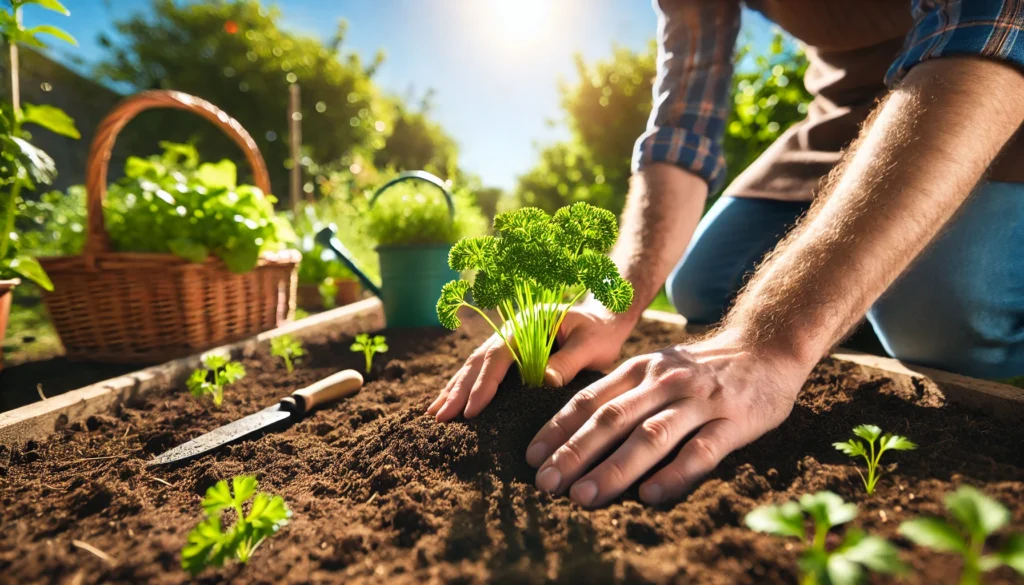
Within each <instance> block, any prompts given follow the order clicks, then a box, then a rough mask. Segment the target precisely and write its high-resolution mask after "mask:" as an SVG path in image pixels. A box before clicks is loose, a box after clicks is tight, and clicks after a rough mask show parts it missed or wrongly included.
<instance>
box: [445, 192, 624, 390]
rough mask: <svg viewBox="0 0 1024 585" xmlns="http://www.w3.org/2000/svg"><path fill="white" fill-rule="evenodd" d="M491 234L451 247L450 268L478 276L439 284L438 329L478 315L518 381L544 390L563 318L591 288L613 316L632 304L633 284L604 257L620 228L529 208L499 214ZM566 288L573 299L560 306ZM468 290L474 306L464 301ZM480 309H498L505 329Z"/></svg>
mask: <svg viewBox="0 0 1024 585" xmlns="http://www.w3.org/2000/svg"><path fill="white" fill-rule="evenodd" d="M494 229H495V232H496V233H497V236H483V237H479V238H464V239H462V240H459V242H458V243H456V244H455V246H453V247H452V250H451V252H450V253H449V255H448V264H449V265H450V266H451V267H452V269H454V270H458V271H465V270H476V271H477V273H476V277H475V279H474V281H473V284H472V285H470V284H469V283H468V282H466V281H464V280H453V281H451V282H449V283H448V284H446V285H444V288H443V289H442V290H441V298H440V299H439V300H438V301H437V315H438V318H439V319H440V321H441V324H442V325H444V326H445V327H447V328H449V329H456V328H458V327H459V325H460V321H459V318H458V315H457V312H458V310H459V309H460V308H461V307H469V308H470V309H472V310H474V311H476V312H477V313H479V314H480V316H482V317H483V318H484V320H485V321H487V323H488V324H489V325H490V326H491V327H492V328H493V329H494V330H495V331H496V332H497V333H498V335H500V336H501V338H502V340H503V341H504V342H505V345H506V346H507V347H508V349H509V351H510V352H511V353H512V357H513V358H514V360H515V362H516V365H517V366H518V368H519V374H520V377H521V378H522V379H523V382H524V383H526V384H527V385H530V386H541V385H543V384H544V371H545V370H546V369H547V364H548V357H549V356H550V355H551V348H552V347H553V346H554V344H555V339H556V337H557V335H558V330H559V328H560V327H561V325H562V320H564V319H565V316H566V314H567V313H568V312H569V309H570V307H572V305H573V304H575V303H576V301H578V300H580V299H581V298H583V296H584V295H585V294H586V293H587V291H588V290H589V291H590V292H591V293H593V295H594V298H596V299H597V300H598V301H600V302H601V304H603V305H604V306H605V307H607V308H608V309H610V310H612V311H614V312H616V313H622V312H625V311H626V310H627V309H629V307H630V305H631V304H632V303H633V286H632V285H631V284H629V282H627V281H626V280H625V279H623V278H622V276H620V275H619V270H618V268H617V267H616V266H615V263H614V262H612V260H611V258H609V257H608V256H605V252H607V251H608V249H609V248H611V245H612V244H613V243H614V242H615V238H616V237H617V236H618V225H617V222H616V221H615V216H614V215H613V214H612V213H611V212H610V211H607V210H604V209H601V208H598V207H594V206H592V205H589V204H587V203H582V202H581V203H574V204H572V205H570V206H568V207H563V208H561V209H559V210H558V211H557V212H556V213H555V214H554V216H551V215H548V214H547V213H545V212H544V211H541V210H540V209H537V208H534V207H525V208H523V209H518V210H516V211H510V212H508V213H502V214H499V215H498V216H497V217H495V218H494ZM570 290H571V291H573V292H574V293H575V294H573V295H572V296H571V297H570V300H569V302H568V303H564V304H563V300H564V299H565V298H566V292H567V291H570ZM467 292H471V293H472V298H473V303H475V304H470V303H469V302H468V301H466V293H467ZM481 309H496V310H497V312H498V315H499V317H501V320H502V323H503V326H502V327H498V326H497V325H495V324H494V322H493V321H491V319H490V318H489V317H488V316H487V314H486V313H484V312H483V311H482V310H481Z"/></svg>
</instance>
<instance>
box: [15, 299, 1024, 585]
mask: <svg viewBox="0 0 1024 585" xmlns="http://www.w3.org/2000/svg"><path fill="white" fill-rule="evenodd" d="M329 329H330V328H326V327H321V328H320V329H319V330H310V331H306V332H305V336H306V338H307V348H308V349H309V350H310V353H311V356H310V358H309V359H308V360H307V361H306V362H305V363H303V364H302V365H301V366H300V367H299V368H298V369H297V370H296V372H295V373H294V374H293V375H292V376H290V377H289V376H287V375H286V374H285V372H284V368H283V366H281V365H280V364H279V363H278V362H277V361H276V360H274V359H271V358H270V356H269V354H268V353H267V350H266V349H265V348H263V347H257V346H255V345H251V344H249V345H246V346H244V347H242V346H237V347H235V352H236V353H239V354H245V353H248V354H249V355H248V357H245V358H244V360H243V363H244V365H245V366H246V368H247V370H248V371H249V375H248V377H247V378H245V379H244V380H243V381H241V382H240V383H238V384H237V385H235V386H232V387H231V388H229V389H228V391H227V394H226V396H225V403H224V406H223V408H221V409H219V410H211V408H210V407H209V406H208V403H207V402H201V401H198V400H196V399H195V398H193V397H191V396H190V395H189V394H188V393H187V392H185V391H184V386H183V383H182V382H181V380H180V378H181V376H180V374H171V373H167V372H165V374H166V376H165V377H164V378H148V379H155V380H158V383H141V382H140V383H139V384H136V386H137V387H143V389H144V390H145V391H138V388H137V390H136V391H134V392H127V393H122V394H118V397H119V399H117V400H115V399H113V398H111V399H110V400H109V401H107V402H106V403H105V405H103V406H97V407H96V408H95V409H92V410H91V411H90V412H92V413H93V414H91V415H88V416H86V414H88V413H83V414H82V416H74V415H69V414H68V413H66V412H61V413H60V414H54V413H57V412H58V411H59V409H57V410H55V409H54V408H53V407H51V408H50V409H49V410H48V412H49V413H50V414H49V415H48V416H50V418H48V419H46V420H47V421H48V423H47V424H50V425H52V424H55V423H54V418H53V417H54V416H65V417H67V416H71V419H70V421H68V422H67V424H62V423H63V421H59V420H58V421H56V424H57V426H58V427H59V428H58V430H57V431H56V432H55V433H53V434H51V435H50V436H49V437H48V438H39V439H38V440H34V441H29V442H27V443H23V442H18V441H13V442H12V441H8V443H9V444H7V445H4V446H0V526H2V531H0V574H2V575H4V577H5V579H10V581H11V582H16V583H49V582H75V583H99V582H115V583H139V582H145V583H155V584H162V583H183V582H188V581H189V578H188V576H187V574H186V573H185V572H183V571H182V570H181V569H180V550H181V548H182V546H183V545H184V543H185V538H186V535H187V533H188V531H189V530H190V529H191V528H192V527H193V526H194V525H195V524H196V523H198V521H199V520H200V516H201V508H200V507H199V501H200V499H201V497H202V494H203V493H205V490H206V489H207V488H208V487H210V486H211V485H213V483H214V482H216V481H217V480H219V479H226V478H230V477H231V476H234V475H238V474H243V473H245V474H254V475H256V476H257V477H258V479H259V480H260V483H261V489H264V490H266V491H269V492H271V493H274V494H279V495H282V496H283V497H284V498H285V500H286V501H287V502H288V504H289V506H290V507H291V509H292V511H293V512H294V517H293V518H292V522H291V523H290V524H289V525H288V526H287V527H285V528H284V529H283V530H282V532H281V533H280V534H279V535H278V536H275V537H273V538H271V539H269V540H268V541H267V542H266V543H265V544H264V545H263V546H262V547H261V548H260V550H259V551H258V552H257V554H256V556H255V557H254V559H253V560H252V561H251V562H250V563H249V565H247V566H242V567H238V566H229V567H228V568H225V569H221V570H216V571H210V572H208V573H205V574H204V576H205V577H204V578H205V579H207V580H208V581H210V582H213V581H220V580H223V581H229V582H235V583H246V584H249V583H326V582H345V583H422V582H441V583H484V582H514V583H543V582H560V583H606V582H608V583H673V582H679V583H708V584H718V583H721V584H727V583H729V584H731V583H750V584H754V583H757V584H770V583H795V582H796V579H797V577H796V553H797V551H798V546H797V547H794V546H793V544H792V543H791V542H789V541H786V540H784V539H780V538H777V537H773V536H767V535H760V534H755V533H752V532H751V531H749V530H747V529H746V528H743V527H742V518H743V516H744V515H745V514H746V513H747V512H748V511H750V510H751V509H752V508H754V507H755V506H757V505H760V504H764V503H770V502H781V501H784V500H789V499H794V498H796V497H798V496H799V495H800V494H803V493H807V492H814V491H817V490H823V489H829V490H832V491H835V492H836V493H838V494H840V495H842V496H843V497H845V498H847V499H848V500H852V501H855V502H858V503H859V504H860V507H861V513H860V516H859V518H858V519H857V520H856V521H855V523H856V524H858V525H859V526H861V527H863V528H865V529H867V530H868V531H871V532H874V533H878V534H880V535H883V536H886V537H889V538H891V539H893V540H894V541H895V542H896V543H897V544H898V545H900V546H901V548H903V549H904V553H903V555H904V558H905V560H907V561H909V562H910V563H911V564H912V566H913V574H912V575H911V576H910V577H909V578H907V579H906V580H905V581H903V582H907V583H928V584H929V585H933V584H942V583H955V582H956V578H957V575H958V562H957V561H955V560H953V559H952V557H948V556H943V555H938V554H934V553H929V552H926V551H924V550H923V549H920V548H912V547H910V546H909V545H908V543H907V542H906V541H904V540H901V539H900V538H899V537H898V536H896V527H897V525H898V524H899V523H900V521H902V520H905V519H908V518H910V517H914V516H917V515H920V514H923V513H927V514H941V513H942V504H941V500H942V496H943V495H944V494H945V493H947V492H949V491H952V489H954V488H955V487H956V486H958V485H961V484H963V483H970V484H973V485H977V486H979V487H982V488H983V489H984V490H985V491H986V492H987V493H988V494H989V495H992V496H994V497H995V498H997V499H999V500H1001V501H1002V502H1003V503H1004V504H1006V505H1007V506H1008V507H1009V508H1010V509H1011V510H1012V511H1013V514H1014V522H1013V525H1014V526H1015V527H1017V528H1020V527H1021V526H1022V525H1024V451H1022V449H1021V445H1024V427H1022V426H1021V425H1020V423H1019V420H1018V421H1017V422H1014V421H1012V420H1009V421H1002V420H1000V419H998V418H996V417H992V416H989V415H987V414H979V413H977V412H976V411H974V410H968V409H966V408H965V407H962V406H958V405H954V404H951V403H949V404H948V403H947V399H946V397H945V396H944V394H943V393H942V392H940V391H939V388H938V387H937V386H936V385H935V384H934V383H932V382H930V381H928V380H927V379H926V378H922V377H914V376H910V375H908V374H893V376H892V377H891V378H888V377H885V376H881V375H875V374H871V373H870V370H869V369H866V368H864V367H862V366H860V365H858V364H856V363H854V362H852V361H849V360H847V359H831V358H830V359H826V360H825V361H823V362H822V364H821V365H819V367H818V368H817V369H816V370H815V372H814V373H813V374H812V376H811V378H810V380H809V381H808V383H807V384H806V386H805V388H804V391H803V393H802V394H801V396H800V399H799V401H798V403H797V405H796V407H795V408H794V410H793V414H792V415H791V416H790V418H789V419H788V420H787V421H786V422H785V423H784V424H783V425H782V426H781V427H780V428H779V429H777V430H775V431H773V432H771V433H769V434H768V435H767V436H765V437H764V438H762V439H761V440H759V441H757V442H756V443H754V444H753V445H750V446H748V447H746V448H745V449H742V450H741V451H739V452H737V453H735V454H733V455H731V456H729V457H728V458H727V459H726V460H725V461H724V462H723V463H722V465H720V466H719V468H718V470H717V471H716V472H715V473H714V474H713V475H712V476H711V477H710V478H709V479H708V480H707V481H704V482H703V483H702V484H701V485H700V486H698V487H697V489H696V490H695V491H694V492H693V493H692V494H690V495H689V496H688V497H687V498H686V499H685V500H684V501H683V502H680V503H678V504H675V505H670V506H664V507H659V508H651V507H648V506H645V505H642V504H641V503H639V502H638V501H637V497H636V491H635V489H634V490H631V491H629V492H627V494H626V495H625V496H624V497H623V498H621V499H620V500H618V501H616V502H615V503H613V504H612V505H610V506H608V507H607V508H604V509H600V510H595V511H587V510H584V509H582V508H580V507H578V506H576V505H575V504H572V503H571V502H570V501H569V500H568V499H567V498H565V497H552V496H548V495H546V494H542V493H540V492H538V491H537V490H536V489H535V488H534V487H533V478H534V470H532V469H531V468H530V467H529V466H527V465H526V463H525V460H524V453H525V449H526V445H527V444H528V442H529V441H530V439H531V438H532V437H533V434H534V433H535V431H536V430H537V429H538V428H539V427H540V425H542V424H543V423H544V422H545V421H546V420H547V419H548V418H549V417H550V416H551V415H552V414H554V412H556V411H557V409H558V408H559V407H560V406H561V405H562V404H564V402H565V401H566V400H568V398H569V397H570V396H571V395H572V394H573V393H574V392H575V391H577V390H579V389H580V388H582V387H583V386H584V385H585V384H586V383H587V382H590V381H593V380H595V379H596V378H597V377H598V374H583V375H581V376H580V378H579V379H578V380H577V381H576V382H575V383H574V384H573V385H572V387H570V388H566V389H560V390H550V389H539V390H524V389H520V388H516V387H514V386H515V384H512V383H511V380H507V381H506V382H505V384H504V385H503V387H502V389H501V390H500V391H499V393H498V396H497V398H496V399H495V402H494V403H493V404H492V405H491V406H490V407H489V408H488V409H486V410H485V411H484V413H483V414H482V415H481V416H480V417H479V418H478V419H476V420H473V421H469V422H466V421H462V420H459V421H456V422H454V423H451V424H448V425H439V424H437V423H435V422H434V421H433V420H432V419H431V418H429V417H427V416H425V415H424V414H423V410H424V409H425V408H426V406H427V404H429V402H430V401H431V400H432V399H433V398H434V396H436V394H437V391H438V390H439V389H440V388H441V387H442V386H443V385H444V383H445V382H446V381H447V379H448V377H449V376H450V375H451V374H452V373H454V372H455V371H456V370H457V369H458V367H459V366H460V365H461V363H462V361H463V360H464V358H465V357H466V356H467V355H468V354H469V353H470V352H471V351H472V349H473V348H474V347H475V346H476V345H477V344H478V343H479V342H480V341H481V340H482V339H483V338H485V336H486V335H487V334H488V333H489V330H488V329H487V328H486V325H483V324H481V323H480V322H478V321H476V320H474V319H468V318H467V320H466V324H465V325H464V326H463V328H462V329H460V330H459V331H456V332H452V333H447V332H442V331H416V332H385V333H386V334H387V335H388V336H389V342H390V346H391V349H390V351H389V353H387V354H384V355H382V356H378V361H377V362H376V365H375V369H374V371H373V373H372V374H371V375H369V376H368V377H367V383H366V385H365V387H364V388H363V390H362V392H361V393H360V394H358V395H356V396H354V397H352V398H350V399H347V400H345V401H343V402H342V403H341V404H339V405H336V406H332V407H328V408H326V409H325V410H322V411H319V412H316V413H314V414H312V415H311V416H310V417H309V418H307V419H306V420H304V421H302V422H300V423H298V424H296V425H294V426H292V427H290V428H288V429H287V430H284V431H283V432H280V433H277V434H272V435H268V436H266V437H264V438H262V439H259V440H256V441H249V442H244V443H240V444H238V445H234V446H231V447H228V448H226V449H224V450H222V451H221V452H219V453H217V454H216V455H212V456H208V457H206V458H202V459H199V460H197V461H194V462H191V463H189V464H187V465H186V466H183V467H181V468H178V469H174V470H155V471H150V470H147V469H146V468H145V467H144V464H145V462H146V460H148V459H150V458H152V457H153V456H154V455H155V454H157V453H159V452H161V451H163V450H164V449H166V448H169V447H171V446H173V445H176V444H178V443H180V442H182V441H185V440H187V439H190V438H192V437H194V436H196V435H198V434H200V433H202V432H204V431H207V430H210V429H212V428H214V427H216V426H218V425H220V424H224V423H226V422H229V421H231V420H234V419H235V418H238V417H239V416H242V415H245V414H249V413H251V412H254V411H256V410H258V409H259V408H262V407H263V406H266V405H268V404H272V403H273V402H274V401H276V399H277V398H279V397H281V396H284V395H285V394H287V393H288V392H290V391H291V390H293V389H295V388H297V387H300V386H303V385H306V384H309V383H312V382H314V381H316V380H318V379H320V378H322V377H324V376H326V375H328V374H330V373H333V372H335V371H337V370H339V369H342V368H357V369H358V368H359V367H360V364H361V361H362V357H361V355H357V354H354V353H351V352H349V351H348V345H349V342H350V338H349V337H348V336H346V335H339V334H338V333H335V332H331V331H329ZM347 333H348V334H350V333H352V331H348V332H347ZM678 339H679V329H678V327H677V326H676V325H673V324H671V323H660V322H657V321H651V320H647V321H645V322H644V323H643V324H642V325H641V327H640V328H639V329H638V331H637V333H635V334H634V335H633V336H632V337H631V338H630V340H629V342H628V344H627V347H626V349H625V352H626V353H627V354H635V353H640V352H644V351H649V350H653V349H657V348H660V347H663V346H665V345H667V344H669V343H671V342H673V341H678ZM862 361H870V360H868V359H867V358H862ZM165 369H166V367H165ZM179 369H183V370H184V369H186V368H185V366H181V368H179ZM514 377H515V376H514V375H513V376H512V378H514ZM161 380H162V382H160V381H161ZM954 386H955V385H954ZM1000 391H1002V390H1001V389H1000V388H995V389H994V390H993V392H996V393H998V392H1000ZM70 394H74V393H70ZM964 394H969V393H966V392H962V393H961V397H963V395H964ZM954 395H955V393H954ZM120 398H124V399H125V401H124V402H123V403H122V401H121V400H120ZM1003 399H1008V397H1007V396H1003ZM981 401H982V402H985V400H981ZM107 408H110V410H109V411H107ZM1002 410H1004V411H1005V409H1002ZM860 423H872V424H877V425H879V426H881V427H882V428H883V429H886V430H890V431H893V432H897V433H900V434H904V435H907V436H908V437H910V438H911V439H913V440H915V441H917V442H919V443H920V444H921V448H920V449H919V450H918V451H915V452H910V453H899V454H896V455H894V456H892V457H891V459H889V465H888V466H887V474H886V475H885V476H883V478H882V480H881V482H880V484H879V487H878V490H877V491H876V493H875V495H873V496H866V495H865V494H864V493H863V488H862V487H861V485H860V480H859V478H858V476H857V473H856V471H855V467H854V465H853V464H852V463H851V460H849V459H848V458H847V457H845V456H844V455H842V454H841V453H839V452H837V451H836V450H835V449H833V448H832V446H831V443H832V442H833V441H839V440H844V439H846V438H847V437H848V436H849V432H850V429H851V428H852V427H853V426H855V425H857V424H860ZM0 426H2V425H0ZM18 428H19V429H20V430H21V431H24V432H37V431H39V430H40V429H42V428H43V427H42V426H40V425H36V426H31V425H29V426H25V425H22V426H20V427H18ZM21 431H19V432H21ZM9 436H10V435H9ZM26 436H27V435H26ZM883 465H885V462H883ZM90 549H91V550H90ZM1005 571H1006V570H1005V569H1004V570H1002V571H1001V572H997V573H993V574H991V575H990V578H989V579H988V580H987V581H986V582H987V583H1013V582H1018V581H1015V580H1014V577H1013V576H1011V574H1010V573H1008V572H1005Z"/></svg>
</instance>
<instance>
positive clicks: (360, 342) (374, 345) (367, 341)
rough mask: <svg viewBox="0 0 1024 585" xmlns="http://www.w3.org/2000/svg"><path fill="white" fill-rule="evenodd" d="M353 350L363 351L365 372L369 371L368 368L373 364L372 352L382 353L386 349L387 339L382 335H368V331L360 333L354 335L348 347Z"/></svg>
mask: <svg viewBox="0 0 1024 585" xmlns="http://www.w3.org/2000/svg"><path fill="white" fill-rule="evenodd" d="M349 349H350V350H352V351H354V352H357V353H358V352H360V351H361V352H363V355H364V356H366V373H367V374H369V373H370V368H371V367H372V366H373V354H376V353H384V352H386V351H387V350H388V344H387V339H386V338H385V337H384V336H383V335H374V336H373V337H370V334H369V333H360V334H359V335H356V340H355V342H354V343H353V344H352V346H351V347H349Z"/></svg>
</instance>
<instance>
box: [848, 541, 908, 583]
mask: <svg viewBox="0 0 1024 585" xmlns="http://www.w3.org/2000/svg"><path fill="white" fill-rule="evenodd" d="M833 556H842V557H843V558H845V559H847V560H849V561H852V562H854V563H857V564H859V565H863V566H865V567H867V568H869V569H871V570H872V571H874V572H876V573H888V574H897V573H902V572H903V571H905V570H906V566H905V565H904V564H903V562H902V561H901V560H900V553H899V550H897V548H896V547H895V546H893V544H892V543H891V542H889V541H888V540H886V539H884V538H880V537H878V536H869V535H866V534H864V533H863V532H860V531H856V530H854V531H850V532H848V533H847V535H846V539H845V540H844V542H843V544H842V545H840V547H839V548H838V549H837V550H836V551H835V553H833Z"/></svg>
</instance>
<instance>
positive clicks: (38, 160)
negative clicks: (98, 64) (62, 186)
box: [0, 0, 79, 368]
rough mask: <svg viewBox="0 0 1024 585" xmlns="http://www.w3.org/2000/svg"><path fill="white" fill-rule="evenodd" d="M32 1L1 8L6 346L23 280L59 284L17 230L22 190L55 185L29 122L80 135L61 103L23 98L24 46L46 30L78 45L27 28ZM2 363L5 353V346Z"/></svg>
mask: <svg viewBox="0 0 1024 585" xmlns="http://www.w3.org/2000/svg"><path fill="white" fill-rule="evenodd" d="M27 3H28V2H23V1H22V0H11V2H10V8H9V9H0V36H3V40H4V42H5V43H6V44H7V46H8V48H9V51H10V53H9V54H10V82H11V102H10V104H7V103H4V104H2V105H0V226H2V227H0V345H2V344H3V341H4V337H5V336H6V331H7V319H8V316H9V315H10V310H11V301H12V299H13V294H14V293H13V290H14V287H15V286H17V285H18V284H20V283H21V279H25V280H28V281H30V282H33V283H35V284H37V285H38V286H40V287H41V288H43V289H44V290H47V291H50V290H53V283H52V282H50V278H49V277H48V276H47V275H46V272H45V271H44V270H43V268H42V266H40V264H39V262H38V261H37V260H36V259H35V258H33V257H31V256H28V255H25V254H23V253H22V252H21V250H20V248H21V247H20V245H19V241H18V235H17V233H16V232H15V219H16V216H17V212H18V207H19V202H20V201H21V194H22V191H24V190H32V189H34V188H35V186H36V185H37V184H40V183H44V184H49V183H50V182H51V181H52V180H53V177H54V176H55V175H56V173H57V171H56V168H54V163H53V159H52V158H50V156H49V155H48V154H46V153H45V152H43V151H42V150H40V149H39V148H37V147H35V146H33V145H32V143H31V142H29V140H30V139H31V135H30V134H29V133H28V132H26V131H25V128H24V126H25V125H26V124H35V125H36V126H39V127H41V128H45V129H47V130H50V131H51V132H54V133H56V134H60V135H62V136H67V137H69V138H79V134H78V130H77V129H76V128H75V123H74V121H73V120H72V119H71V118H70V117H69V116H68V115H67V114H65V113H64V112H63V111H62V110H60V109H59V108H55V107H53V106H47V105H39V106H36V105H32V104H22V103H21V88H20V85H19V80H18V45H27V46H31V47H36V48H42V47H45V46H46V45H45V43H43V42H42V41H41V40H40V39H39V35H40V34H44V33H45V34H49V35H51V36H54V37H57V38H59V39H61V40H64V41H67V42H69V43H71V44H75V39H74V38H73V37H71V35H69V34H68V33H66V32H64V31H63V30H61V29H59V28H57V27H54V26H48V25H47V26H38V27H34V28H32V29H26V28H25V27H24V25H23V24H22V22H21V7H22V6H23V5H24V4H27ZM33 3H36V4H40V5H41V6H42V7H43V8H46V9H48V10H53V11H55V12H60V13H62V14H65V15H67V14H68V11H67V9H66V8H64V6H63V5H61V3H60V2H58V1H57V0H50V1H48V2H44V3H37V2H33ZM0 368H3V354H2V351H0Z"/></svg>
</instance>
